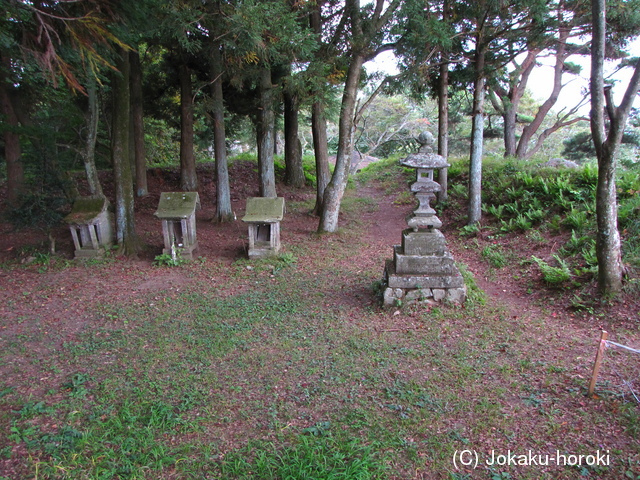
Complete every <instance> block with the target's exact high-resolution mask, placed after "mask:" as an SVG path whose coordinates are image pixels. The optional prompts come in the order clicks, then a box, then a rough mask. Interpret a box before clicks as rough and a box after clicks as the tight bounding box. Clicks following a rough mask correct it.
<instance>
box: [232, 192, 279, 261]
mask: <svg viewBox="0 0 640 480" xmlns="http://www.w3.org/2000/svg"><path fill="white" fill-rule="evenodd" d="M283 217H284V198H282V197H276V198H266V197H250V198H247V208H246V210H245V216H244V217H242V221H243V222H245V223H248V224H249V258H264V257H270V256H273V255H277V254H278V252H279V251H280V246H281V245H280V222H281V221H282V218H283Z"/></svg>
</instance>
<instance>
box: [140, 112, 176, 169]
mask: <svg viewBox="0 0 640 480" xmlns="http://www.w3.org/2000/svg"><path fill="white" fill-rule="evenodd" d="M144 128H145V134H144V143H145V150H146V154H147V166H148V167H149V168H154V167H173V166H176V165H178V164H179V162H180V143H179V140H180V132H179V131H178V129H177V128H175V127H172V126H170V125H168V124H167V122H166V121H164V120H159V119H154V118H146V119H145V122H144Z"/></svg>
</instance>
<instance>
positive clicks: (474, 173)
mask: <svg viewBox="0 0 640 480" xmlns="http://www.w3.org/2000/svg"><path fill="white" fill-rule="evenodd" d="M484 61H485V47H484V46H483V45H482V44H481V43H480V41H478V42H477V46H476V54H475V80H474V86H473V113H472V115H473V121H472V127H471V154H470V162H469V218H468V224H469V225H473V224H474V223H478V222H479V221H480V219H481V218H482V143H483V139H484V98H485V91H484V85H485V75H484Z"/></svg>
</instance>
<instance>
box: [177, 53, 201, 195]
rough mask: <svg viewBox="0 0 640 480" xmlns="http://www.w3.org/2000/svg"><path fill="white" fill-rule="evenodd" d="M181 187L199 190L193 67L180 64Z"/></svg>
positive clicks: (188, 189) (184, 189)
mask: <svg viewBox="0 0 640 480" xmlns="http://www.w3.org/2000/svg"><path fill="white" fill-rule="evenodd" d="M180 188H181V189H182V190H183V191H187V192H194V191H196V190H198V176H197V175H196V158H195V155H194V154H193V88H192V84H191V69H190V68H189V67H188V66H187V65H186V64H182V65H180Z"/></svg>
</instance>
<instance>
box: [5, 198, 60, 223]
mask: <svg viewBox="0 0 640 480" xmlns="http://www.w3.org/2000/svg"><path fill="white" fill-rule="evenodd" d="M68 207H69V201H68V200H67V199H66V198H65V197H63V196H60V195H59V194H58V193H57V192H55V191H47V192H31V193H26V194H24V195H22V196H21V197H20V198H19V199H18V202H17V204H16V206H13V207H9V208H8V209H7V211H6V216H7V220H9V222H10V223H11V224H12V225H13V226H14V227H16V228H26V227H36V228H41V229H44V230H47V229H49V228H51V227H53V226H54V225H57V224H59V223H60V222H61V221H62V219H63V218H64V216H65V215H66V213H67V212H66V211H65V209H67V208H68Z"/></svg>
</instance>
